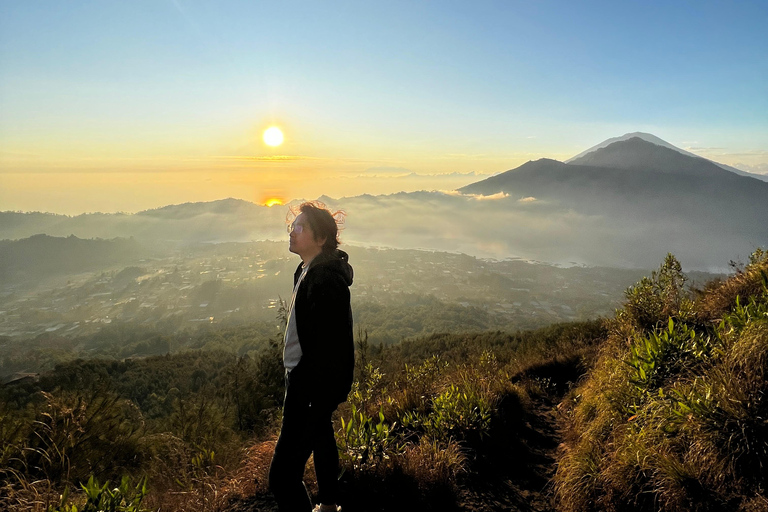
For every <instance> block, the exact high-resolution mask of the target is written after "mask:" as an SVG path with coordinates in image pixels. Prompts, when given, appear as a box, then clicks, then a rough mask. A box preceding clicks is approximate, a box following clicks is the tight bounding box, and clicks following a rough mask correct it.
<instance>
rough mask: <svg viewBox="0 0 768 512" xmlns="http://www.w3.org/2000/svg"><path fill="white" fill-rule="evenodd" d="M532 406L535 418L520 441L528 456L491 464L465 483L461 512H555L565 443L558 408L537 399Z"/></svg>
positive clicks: (523, 430) (520, 445)
mask: <svg viewBox="0 0 768 512" xmlns="http://www.w3.org/2000/svg"><path fill="white" fill-rule="evenodd" d="M531 405H532V407H531V411H530V412H531V415H530V416H529V417H528V421H527V422H526V423H525V424H524V426H523V428H522V429H520V432H521V435H520V437H519V438H518V439H517V442H518V443H519V446H518V448H522V450H519V451H522V452H523V454H524V455H522V456H520V457H518V458H517V459H516V460H515V459H512V460H506V461H498V460H496V461H489V463H488V466H487V467H482V466H481V467H479V468H478V470H477V471H476V473H474V474H473V475H472V478H470V479H469V481H467V482H463V483H462V487H461V491H460V498H459V506H460V507H461V508H460V510H465V511H473V512H474V511H478V512H496V511H510V512H516V511H521V512H551V511H554V502H553V493H552V487H551V479H552V477H553V476H554V473H555V468H556V465H555V463H556V455H557V449H558V446H559V445H560V442H561V440H560V434H559V432H558V427H557V412H556V410H555V406H556V404H555V403H553V402H551V401H550V400H548V399H537V400H535V401H534V402H533V403H532V404H531ZM511 441H512V442H513V443H514V440H511ZM515 451H518V450H515Z"/></svg>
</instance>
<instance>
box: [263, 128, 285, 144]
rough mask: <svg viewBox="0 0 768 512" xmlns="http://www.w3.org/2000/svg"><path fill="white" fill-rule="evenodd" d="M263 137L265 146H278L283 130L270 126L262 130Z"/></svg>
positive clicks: (281, 141)
mask: <svg viewBox="0 0 768 512" xmlns="http://www.w3.org/2000/svg"><path fill="white" fill-rule="evenodd" d="M263 139H264V144H266V145H267V146H272V147H275V146H279V145H280V144H282V143H283V132H282V131H281V130H280V128H278V127H277V126H270V127H269V128H267V129H266V130H264V135H263Z"/></svg>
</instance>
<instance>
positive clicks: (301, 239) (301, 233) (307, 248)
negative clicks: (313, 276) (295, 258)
mask: <svg viewBox="0 0 768 512" xmlns="http://www.w3.org/2000/svg"><path fill="white" fill-rule="evenodd" d="M290 228H291V231H290V233H291V234H290V235H289V237H288V239H289V244H288V250H289V251H291V252H292V253H294V254H298V255H299V256H301V259H302V260H303V261H305V262H306V261H307V260H311V259H312V258H314V257H315V256H317V255H318V254H320V253H321V252H322V250H323V244H324V243H325V239H320V240H315V233H314V232H313V231H312V228H311V227H309V222H307V218H306V216H305V215H304V214H303V213H300V214H299V216H298V217H296V219H295V220H294V221H293V223H292V224H291V226H290Z"/></svg>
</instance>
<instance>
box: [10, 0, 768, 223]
mask: <svg viewBox="0 0 768 512" xmlns="http://www.w3.org/2000/svg"><path fill="white" fill-rule="evenodd" d="M767 19H768V6H766V5H765V4H764V3H760V2H748V3H740V4H739V5H727V6H726V5H717V4H706V5H700V4H694V3H687V4H676V5H672V6H670V5H667V4H662V3H652V4H644V5H642V6H640V5H638V6H628V5H614V4H611V3H605V2H590V3H589V4H588V5H586V6H583V5H579V6H575V5H572V4H570V3H568V2H562V1H552V2H544V3H537V4H535V5H534V4H531V5H528V4H517V3H512V4H510V3H504V4H500V3H497V2H485V3H482V4H479V5H475V6H473V7H468V6H462V5H452V6H442V5H441V6H439V7H436V6H432V5H428V4H421V3H417V4H413V3H404V2H403V3H395V4H387V6H362V5H358V4H355V3H335V4H333V5H332V6H330V7H329V6H327V5H323V6H318V5H316V4H313V3H311V2H297V3H295V4H290V5H284V4H283V5H254V4H251V3H247V2H235V1H231V2H226V3H225V4H223V5H222V4H220V3H219V4H215V5H210V4H204V3H201V2H192V1H189V2H187V1H182V0H168V1H166V2H151V3H131V4H116V3H103V4H76V5H72V4H61V5H46V6H45V7H44V8H43V7H41V6H39V5H35V4H29V3H21V4H14V5H10V6H6V8H5V10H4V13H3V15H2V16H0V78H2V80H0V109H1V110H2V111H3V116H2V117H0V210H2V211H44V212H51V213H60V214H66V215H77V214H80V213H85V212H103V213H113V212H130V213H135V212H138V211H142V210H147V209H152V208H158V207H162V206H165V205H170V204H181V203H186V202H208V201H214V200H220V199H224V198H228V197H232V198H236V199H243V200H246V201H250V202H253V203H256V204H264V203H266V202H267V201H269V200H275V199H279V200H280V201H282V202H284V203H287V202H289V201H291V200H293V199H297V198H302V197H303V198H317V197H320V196H322V195H326V196H330V197H339V198H341V197H353V196H358V195H361V194H371V195H388V194H392V193H397V192H401V191H404V192H412V191H417V190H443V191H450V190H455V189H457V188H460V187H461V186H465V185H468V184H470V183H473V182H476V181H480V180H482V179H484V178H486V177H490V176H492V175H495V174H498V173H501V172H504V171H507V170H509V169H513V168H516V167H518V166H519V165H521V164H523V163H525V162H526V161H530V160H537V159H539V158H552V159H555V160H560V161H565V160H567V159H568V158H572V157H574V156H576V155H577V154H579V153H580V152H582V151H584V150H585V149H587V148H589V147H591V146H594V145H596V144H598V143H600V142H601V141H603V140H606V139H609V138H612V137H616V136H620V135H622V134H624V133H630V132H637V131H640V132H647V133H651V134H653V135H655V136H657V137H660V138H661V139H664V140H665V141H668V142H669V143H671V144H673V145H675V146H677V147H679V148H681V149H684V150H687V151H690V152H692V153H694V154H696V155H698V156H701V157H704V158H708V159H710V160H713V161H715V162H718V163H722V164H726V165H730V166H733V167H736V168H738V169H741V170H744V171H747V172H751V173H756V174H768V148H767V147H766V146H765V144H766V141H768V116H766V115H765V113H766V111H768V98H767V97H766V94H765V91H764V84H765V83H766V81H768V76H767V75H766V69H765V66H760V65H759V63H760V62H762V60H761V59H762V55H764V54H765V52H766V50H768V38H766V37H765V36H764V34H763V26H764V22H765V21H766V20H767ZM272 126H276V127H278V128H280V130H281V131H282V134H281V136H280V139H279V140H281V141H282V143H280V142H278V140H273V141H270V142H267V141H265V140H264V139H263V138H262V134H263V133H264V131H265V130H266V129H267V128H269V127H272ZM283 135H284V139H283Z"/></svg>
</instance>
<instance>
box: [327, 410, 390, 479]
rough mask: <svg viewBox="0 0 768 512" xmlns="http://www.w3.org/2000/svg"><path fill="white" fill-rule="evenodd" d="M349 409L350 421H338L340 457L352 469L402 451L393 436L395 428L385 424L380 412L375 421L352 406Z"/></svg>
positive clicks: (365, 465)
mask: <svg viewBox="0 0 768 512" xmlns="http://www.w3.org/2000/svg"><path fill="white" fill-rule="evenodd" d="M351 409H352V411H351V417H350V419H349V421H344V418H342V419H341V432H340V434H341V437H340V443H339V444H340V449H341V453H342V456H343V457H344V458H346V459H347V460H349V461H351V462H352V465H353V467H355V468H363V467H368V466H371V465H373V464H375V463H376V462H377V461H380V460H382V459H388V458H389V457H390V456H391V455H393V454H395V453H399V452H401V451H402V445H401V444H399V443H398V439H397V437H396V436H395V434H394V428H395V426H396V424H392V425H390V424H389V423H387V422H386V421H385V419H384V413H383V412H382V411H379V414H378V416H377V417H375V418H374V417H370V416H368V414H367V413H366V412H365V411H364V410H358V409H357V407H355V405H354V404H352V406H351Z"/></svg>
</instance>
